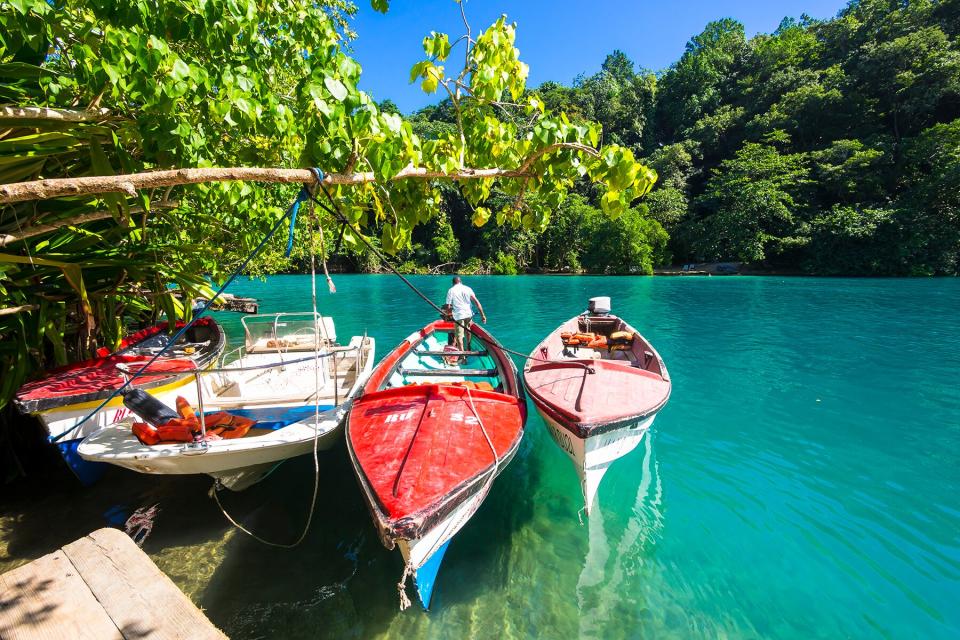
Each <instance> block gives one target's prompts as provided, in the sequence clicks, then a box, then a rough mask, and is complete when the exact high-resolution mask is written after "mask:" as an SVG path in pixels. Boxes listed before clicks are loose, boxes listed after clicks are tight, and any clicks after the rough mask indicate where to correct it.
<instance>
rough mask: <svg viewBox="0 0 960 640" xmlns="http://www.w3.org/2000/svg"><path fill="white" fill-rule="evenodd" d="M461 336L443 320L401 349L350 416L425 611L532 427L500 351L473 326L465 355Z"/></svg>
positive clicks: (356, 447)
mask: <svg viewBox="0 0 960 640" xmlns="http://www.w3.org/2000/svg"><path fill="white" fill-rule="evenodd" d="M453 330H454V325H453V323H452V322H444V321H437V322H434V323H432V324H429V325H427V326H426V327H424V328H423V329H421V330H420V331H417V332H416V333H414V334H412V335H411V336H409V337H408V338H407V339H406V340H404V341H403V342H402V343H400V345H399V346H398V347H397V348H396V349H394V350H393V352H391V353H390V354H389V355H388V356H387V357H386V358H384V359H383V360H382V361H381V362H380V363H379V364H378V365H377V367H376V368H375V369H374V371H373V373H372V374H371V376H370V379H369V381H368V382H367V384H366V386H365V387H364V389H363V391H362V392H361V393H362V395H361V396H360V398H359V399H358V400H355V401H354V404H353V407H352V408H351V410H350V413H349V414H348V417H347V430H346V432H347V438H346V440H347V449H348V451H349V453H350V459H351V462H352V463H353V466H354V470H355V471H356V473H357V477H358V479H359V481H360V487H361V488H362V490H363V493H364V496H365V498H366V502H367V505H368V506H369V508H370V511H371V514H372V515H373V519H374V523H375V524H376V526H377V529H378V531H379V534H380V538H381V540H382V541H383V543H384V545H385V546H386V547H387V548H388V549H392V548H394V546H399V547H400V552H401V554H402V555H403V559H404V562H405V563H406V570H405V572H404V583H405V580H406V577H407V576H408V575H412V576H413V578H414V584H415V586H416V588H417V593H418V595H419V597H420V601H421V603H422V604H423V606H424V608H425V609H426V608H429V606H430V599H431V596H432V593H433V586H434V583H435V580H436V575H437V571H438V570H439V567H440V563H441V561H442V558H443V554H444V552H445V551H446V549H447V546H448V545H449V543H450V539H451V538H452V537H453V536H454V535H455V534H456V533H457V532H458V531H459V530H460V529H461V528H462V527H463V526H464V525H465V524H466V523H467V521H468V520H469V519H470V517H471V516H472V515H473V514H474V512H475V511H476V510H477V508H479V506H480V504H481V503H482V502H483V500H484V498H486V496H487V493H488V492H489V490H490V487H491V485H492V483H493V479H494V478H495V477H496V476H497V475H498V474H499V473H500V472H501V471H502V470H503V469H504V468H505V467H506V465H507V464H508V463H509V462H510V460H511V459H512V458H513V456H514V454H515V453H516V452H517V448H518V447H519V445H520V439H521V438H522V436H523V425H524V422H525V421H526V405H525V402H524V398H523V393H522V390H521V387H520V384H519V381H518V379H517V370H516V367H515V366H514V364H513V361H512V360H511V359H510V358H509V357H508V356H507V355H506V354H505V353H504V352H503V351H502V349H501V347H500V344H499V343H498V342H497V341H496V340H495V339H494V338H493V337H492V336H491V335H490V334H489V333H487V332H486V331H485V330H483V329H482V328H481V327H479V326H477V325H474V326H473V327H472V328H471V333H470V335H469V337H468V345H467V346H465V347H464V350H463V351H457V350H455V349H453V348H452V347H450V346H448V345H449V343H450V342H451V341H450V340H449V337H450V335H451V334H452V332H453ZM403 598H405V595H404V596H403V597H402V599H403Z"/></svg>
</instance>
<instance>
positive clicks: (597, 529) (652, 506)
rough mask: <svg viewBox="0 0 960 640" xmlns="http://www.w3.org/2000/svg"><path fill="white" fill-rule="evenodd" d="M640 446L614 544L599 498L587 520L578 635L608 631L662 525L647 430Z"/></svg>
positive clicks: (655, 468)
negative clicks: (636, 475) (629, 501)
mask: <svg viewBox="0 0 960 640" xmlns="http://www.w3.org/2000/svg"><path fill="white" fill-rule="evenodd" d="M642 449H643V462H642V465H641V476H640V485H639V486H638V487H637V495H636V499H635V500H634V504H633V508H632V509H631V510H630V511H629V513H630V519H629V521H628V522H627V523H626V527H621V526H616V527H613V528H614V530H615V531H621V530H622V533H621V534H620V539H619V541H618V542H617V543H616V548H615V549H612V548H611V540H610V539H609V538H608V536H607V526H606V523H605V521H604V515H603V511H602V509H601V508H600V501H599V499H598V500H597V501H596V502H595V503H594V509H593V514H592V515H591V516H590V518H589V519H588V521H587V527H588V539H589V548H588V551H587V555H586V557H585V558H584V562H583V570H581V572H580V578H579V579H578V580H577V603H578V606H579V610H580V615H579V624H580V629H579V634H578V636H579V637H580V638H595V637H596V638H600V637H604V638H605V637H609V633H607V631H608V630H609V629H608V628H607V627H608V626H609V625H610V624H617V619H618V615H619V614H618V609H619V608H620V607H621V606H622V605H623V594H624V592H625V590H629V588H630V587H629V585H628V584H624V583H625V581H627V580H628V579H629V578H631V577H632V576H633V575H634V574H635V573H636V572H637V565H638V564H639V565H640V566H641V567H642V565H643V564H644V557H645V553H646V552H648V551H649V550H650V549H651V547H652V546H653V545H654V544H656V542H657V540H658V539H659V538H660V535H661V532H662V530H663V513H662V511H661V498H662V495H663V489H662V486H661V483H660V467H659V464H658V463H657V460H656V458H655V456H654V454H653V434H652V433H650V432H649V431H648V432H647V433H646V436H645V437H644V438H643V440H642ZM624 506H625V505H624ZM611 556H612V557H611Z"/></svg>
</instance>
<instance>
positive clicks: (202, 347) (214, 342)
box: [14, 318, 226, 413]
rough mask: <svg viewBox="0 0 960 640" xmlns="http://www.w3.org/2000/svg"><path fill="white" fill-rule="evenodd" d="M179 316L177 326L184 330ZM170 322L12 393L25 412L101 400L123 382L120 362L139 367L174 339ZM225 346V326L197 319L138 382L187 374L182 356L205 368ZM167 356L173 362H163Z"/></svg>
mask: <svg viewBox="0 0 960 640" xmlns="http://www.w3.org/2000/svg"><path fill="white" fill-rule="evenodd" d="M183 326H184V322H183V321H178V322H177V324H176V327H175V328H176V329H182V328H183ZM167 327H168V325H167V323H166V322H161V323H159V324H155V325H153V326H151V327H148V328H146V329H143V330H142V331H138V332H136V333H134V334H132V335H130V336H127V337H126V338H124V339H123V340H122V341H121V343H120V347H119V348H118V349H117V350H116V351H115V352H113V353H110V351H109V350H108V349H103V348H101V349H99V350H98V351H97V357H96V358H91V359H89V360H82V361H80V362H73V363H70V364H68V365H65V366H62V367H58V368H56V369H51V370H50V371H48V372H47V373H46V375H44V376H43V377H42V378H40V379H39V380H34V381H32V382H27V383H26V384H24V385H23V386H22V387H20V390H19V391H17V395H16V397H15V398H14V404H15V405H17V408H19V409H20V411H21V412H22V413H36V412H38V411H46V410H48V409H54V408H57V407H63V406H65V405H73V404H77V403H81V402H90V401H94V400H103V399H104V398H106V397H107V396H109V395H110V394H111V393H112V392H113V391H114V390H115V389H117V387H119V386H120V385H122V384H123V382H124V377H123V375H122V374H121V372H120V371H119V370H118V369H117V365H118V364H124V365H127V366H129V367H131V368H135V366H136V365H137V364H138V363H144V364H145V363H147V362H149V361H150V359H151V358H152V357H153V356H154V355H156V354H157V353H158V352H159V351H160V350H161V349H163V348H164V347H165V346H166V345H167V342H168V341H169V339H170V335H169V332H168V331H167ZM225 346H226V336H225V335H224V333H223V329H222V328H221V327H220V325H218V324H217V323H216V322H215V321H214V320H213V319H212V318H199V319H198V320H197V321H196V322H195V323H194V324H193V326H192V327H190V329H188V330H187V333H186V334H185V335H184V336H183V337H182V338H181V339H180V341H179V343H178V344H176V345H174V346H173V347H172V348H170V349H168V350H167V351H166V352H165V354H164V357H163V358H161V359H158V360H157V361H156V362H155V363H154V364H153V365H152V366H151V367H150V370H151V372H153V371H157V372H160V373H159V375H144V376H140V377H138V378H137V387H138V388H140V389H150V388H151V387H154V386H158V385H162V384H165V383H169V382H170V381H171V377H172V375H173V374H175V373H181V374H182V373H183V370H184V369H185V368H189V369H191V370H192V369H193V367H191V366H187V367H185V366H184V360H191V361H193V363H194V364H195V366H196V368H200V369H202V368H203V367H204V366H205V365H207V364H209V363H210V362H212V361H213V360H214V359H215V358H216V357H217V356H218V355H220V353H221V352H222V351H223V348H224V347H225ZM167 360H169V361H170V362H169V364H165V361H167Z"/></svg>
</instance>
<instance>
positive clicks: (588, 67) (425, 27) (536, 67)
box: [353, 0, 846, 113]
mask: <svg viewBox="0 0 960 640" xmlns="http://www.w3.org/2000/svg"><path fill="white" fill-rule="evenodd" d="M355 1H356V3H357V6H358V7H359V10H358V12H357V15H356V18H355V20H354V22H353V28H354V30H355V31H356V33H357V39H356V40H355V41H354V43H353V55H354V57H355V58H356V60H357V61H358V62H359V63H360V64H361V65H362V67H363V75H362V79H361V82H360V87H361V88H362V89H364V90H365V91H367V92H368V93H370V94H371V95H373V96H374V98H376V99H377V100H383V99H384V98H390V99H391V100H393V101H394V102H396V103H397V105H399V106H400V109H401V111H403V112H404V113H408V112H410V111H414V110H416V109H419V108H420V107H423V106H425V105H428V104H432V103H434V102H437V101H439V99H440V96H439V94H435V95H433V96H428V95H426V94H424V93H423V92H422V91H420V88H419V86H418V85H417V84H412V85H411V84H409V83H408V82H407V81H408V80H409V73H410V67H412V66H413V65H414V64H415V63H416V62H418V61H419V60H422V59H423V58H424V54H423V49H422V48H421V45H420V42H421V40H423V37H424V36H425V35H427V34H428V33H430V31H440V32H444V33H448V34H450V36H451V38H450V39H451V40H454V39H455V38H456V37H459V36H460V35H462V34H463V33H464V30H463V23H462V22H461V20H460V12H459V10H458V9H457V5H456V3H455V2H454V1H453V0H392V1H391V3H390V11H389V12H387V13H386V14H379V13H376V12H375V11H373V10H372V9H371V8H370V2H369V0H355ZM845 5H846V1H845V0H773V1H770V0H765V1H759V2H758V1H756V0H752V1H751V0H713V1H708V0H680V1H677V0H674V1H673V2H670V1H666V2H664V1H660V2H650V1H643V0H635V1H633V2H628V1H622V2H610V1H606V0H586V1H584V0H580V1H579V2H574V1H572V0H553V1H549V0H514V1H507V0H468V1H467V4H466V9H467V19H468V20H469V21H470V26H471V27H472V29H473V30H474V32H477V31H480V30H482V29H484V28H486V27H487V26H489V25H490V24H491V23H493V22H494V21H496V19H497V18H498V17H499V16H500V15H501V14H504V13H505V14H507V17H508V18H509V20H510V21H512V22H516V23H517V47H518V48H519V49H520V57H521V60H523V61H524V62H526V63H527V64H529V65H530V78H529V79H528V86H530V87H535V86H537V85H539V84H540V83H541V82H544V81H547V80H554V81H557V82H562V83H564V84H569V83H571V82H572V81H573V79H574V78H575V77H576V76H577V75H578V74H581V73H585V74H591V73H595V72H596V71H597V70H599V69H600V64H601V63H602V62H603V59H604V58H605V57H606V55H607V54H608V53H610V52H611V51H613V50H614V49H621V50H623V51H624V52H625V53H626V54H627V55H628V56H629V57H630V59H632V60H633V61H634V62H635V63H637V65H639V66H642V67H647V68H649V69H654V70H660V69H663V68H666V67H667V66H669V65H670V64H672V63H673V62H675V61H676V60H677V58H679V57H680V55H681V54H682V53H683V49H684V46H685V45H686V43H687V41H688V40H689V39H690V38H691V37H692V36H694V35H696V34H697V33H699V32H700V31H701V30H702V29H703V27H704V25H706V23H707V22H709V21H711V20H716V19H717V18H724V17H731V18H735V19H737V20H739V21H740V22H742V23H743V25H744V27H745V28H746V30H747V35H748V36H752V35H754V34H756V33H761V32H762V33H769V32H771V31H773V30H774V29H776V28H777V25H778V24H780V20H781V19H782V18H783V17H784V16H793V17H799V16H800V14H802V13H807V14H809V15H811V16H813V17H814V18H830V17H833V16H834V15H836V13H837V12H838V11H839V10H840V9H842V8H843V7H844V6H845ZM460 46H462V45H460ZM458 51H459V52H460V54H461V55H462V52H463V50H462V49H458ZM459 68H460V67H458V69H459Z"/></svg>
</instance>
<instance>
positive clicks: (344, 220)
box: [310, 183, 442, 313]
mask: <svg viewBox="0 0 960 640" xmlns="http://www.w3.org/2000/svg"><path fill="white" fill-rule="evenodd" d="M320 188H321V189H322V190H323V193H324V195H326V196H327V200H329V201H330V204H331V205H332V208H331V207H328V206H327V205H325V204H324V203H322V202H320V201H319V200H317V197H316V196H315V195H313V194H311V195H310V198H311V199H312V200H313V201H314V202H315V203H316V204H317V205H318V206H320V208H321V209H323V210H324V211H326V212H327V213H329V214H330V215H332V216H334V217H335V218H336V219H337V220H339V221H340V222H341V223H342V224H343V225H344V226H345V227H349V228H350V231H353V233H354V235H356V236H357V237H358V238H360V241H361V242H363V244H365V245H367V248H368V249H370V251H373V253H374V254H376V256H377V257H378V258H380V260H381V261H382V262H383V264H385V265H387V268H388V269H390V271H392V272H393V274H394V275H395V276H397V277H398V278H400V279H401V280H403V282H404V284H406V285H407V286H408V287H410V289H411V290H412V291H413V292H414V293H415V294H417V295H418V296H420V297H421V298H422V299H423V301H424V302H426V303H427V304H429V305H430V306H431V307H433V308H434V309H436V311H437V313H442V311H441V309H440V307H438V306H437V305H436V303H435V302H434V301H433V300H431V299H430V298H428V297H427V296H426V295H425V294H424V293H423V292H422V291H420V289H417V287H416V286H414V284H413V283H412V282H410V281H409V280H407V279H406V278H405V277H404V276H403V274H402V273H400V272H399V271H397V270H396V268H394V266H393V265H392V264H390V261H389V260H387V258H386V256H384V255H383V254H382V253H380V251H379V250H378V249H377V248H376V247H375V246H373V245H372V244H370V241H369V240H367V238H366V236H364V235H363V234H362V233H360V231H359V230H358V229H357V228H356V227H354V226H353V223H351V222H350V221H349V220H347V218H346V216H344V215H343V214H342V213H341V212H340V207H339V206H337V203H336V202H335V201H334V199H333V196H331V195H330V192H329V191H328V190H327V186H326V185H325V184H323V183H320Z"/></svg>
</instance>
